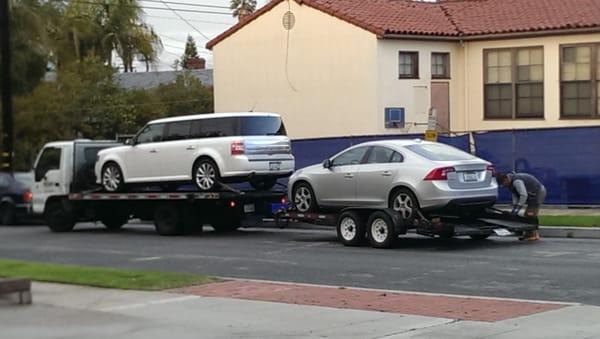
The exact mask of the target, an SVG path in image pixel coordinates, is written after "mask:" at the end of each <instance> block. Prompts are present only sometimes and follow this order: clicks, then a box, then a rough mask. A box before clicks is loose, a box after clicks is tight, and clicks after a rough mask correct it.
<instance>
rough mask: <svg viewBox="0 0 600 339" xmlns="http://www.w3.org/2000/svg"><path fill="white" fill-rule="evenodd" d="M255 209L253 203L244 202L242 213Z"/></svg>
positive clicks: (251, 211)
mask: <svg viewBox="0 0 600 339" xmlns="http://www.w3.org/2000/svg"><path fill="white" fill-rule="evenodd" d="M255 210H256V207H254V204H245V205H244V213H253V212H254V211H255Z"/></svg>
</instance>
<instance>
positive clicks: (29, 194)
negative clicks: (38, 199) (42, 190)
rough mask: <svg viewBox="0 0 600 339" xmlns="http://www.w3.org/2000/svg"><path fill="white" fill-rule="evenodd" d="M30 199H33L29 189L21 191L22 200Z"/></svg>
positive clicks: (29, 200) (27, 200)
mask: <svg viewBox="0 0 600 339" xmlns="http://www.w3.org/2000/svg"><path fill="white" fill-rule="evenodd" d="M32 200H33V193H31V192H30V191H27V192H25V193H23V201H24V202H31V201H32Z"/></svg>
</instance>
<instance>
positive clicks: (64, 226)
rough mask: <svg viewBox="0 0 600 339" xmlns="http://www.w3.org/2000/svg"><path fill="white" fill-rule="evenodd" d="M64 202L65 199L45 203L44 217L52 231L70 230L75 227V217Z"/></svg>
mask: <svg viewBox="0 0 600 339" xmlns="http://www.w3.org/2000/svg"><path fill="white" fill-rule="evenodd" d="M66 204H67V201H64V200H54V201H49V202H48V204H47V205H46V209H45V212H44V218H45V219H46V224H47V225H48V228H50V230H51V231H52V232H70V231H72V230H73V227H75V218H74V217H73V213H72V212H71V211H70V209H69V208H68V207H67V206H66Z"/></svg>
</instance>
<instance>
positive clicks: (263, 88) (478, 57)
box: [207, 0, 600, 139]
mask: <svg viewBox="0 0 600 339" xmlns="http://www.w3.org/2000/svg"><path fill="white" fill-rule="evenodd" d="M207 48H209V49H212V50H213V54H214V68H215V70H214V88H215V108H216V110H217V111H248V110H256V111H275V112H279V113H281V114H282V115H283V116H284V119H285V122H286V127H287V130H288V133H289V134H290V136H291V137H293V138H296V139H297V138H319V137H335V136H348V135H385V134H400V133H415V132H422V131H424V130H425V129H426V128H427V123H428V118H429V116H430V112H435V116H436V118H437V122H435V121H434V122H435V124H436V125H437V129H438V130H440V131H442V132H461V131H481V130H484V131H487V130H500V129H520V128H523V129H525V128H548V127H573V126H591V125H595V126H598V125H600V1H598V0H438V1H427V2H426V1H411V0H369V1H365V0H285V1H284V0H272V1H270V2H269V3H268V4H267V5H265V6H264V7H262V8H261V9H259V10H258V11H257V12H255V13H254V14H253V15H251V16H249V17H248V18H245V19H243V20H242V21H240V22H239V23H238V24H236V25H235V26H233V27H231V28H230V29H228V30H227V31H225V32H224V33H222V34H221V35H219V36H217V37H216V38H215V39H213V40H212V41H210V42H209V43H208V44H207Z"/></svg>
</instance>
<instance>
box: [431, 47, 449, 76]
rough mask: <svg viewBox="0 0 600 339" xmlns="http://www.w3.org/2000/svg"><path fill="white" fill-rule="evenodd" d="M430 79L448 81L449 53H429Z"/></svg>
mask: <svg viewBox="0 0 600 339" xmlns="http://www.w3.org/2000/svg"><path fill="white" fill-rule="evenodd" d="M431 78H433V79H450V53H431Z"/></svg>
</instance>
